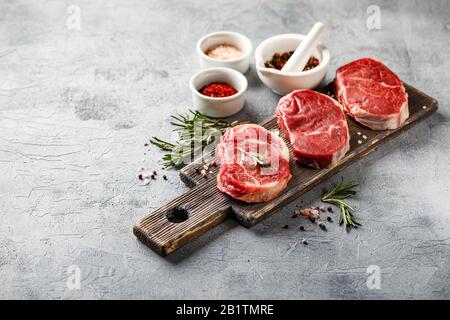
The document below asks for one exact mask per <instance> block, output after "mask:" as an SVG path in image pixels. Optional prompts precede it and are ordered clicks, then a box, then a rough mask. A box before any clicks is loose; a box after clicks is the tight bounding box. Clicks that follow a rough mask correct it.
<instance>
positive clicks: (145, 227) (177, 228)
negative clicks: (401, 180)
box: [134, 84, 438, 255]
mask: <svg viewBox="0 0 450 320" xmlns="http://www.w3.org/2000/svg"><path fill="white" fill-rule="evenodd" d="M405 87H406V91H407V92H408V96H409V112H410V116H409V118H408V119H407V121H406V122H405V124H404V125H403V126H402V127H401V128H398V129H396V130H384V131H373V130H371V129H369V128H366V127H364V126H362V125H360V124H359V123H357V122H356V121H354V120H353V119H352V118H350V117H347V121H348V126H349V131H350V150H349V151H348V152H347V154H346V156H345V157H344V158H343V159H342V160H341V161H340V162H339V163H338V164H337V165H336V166H334V167H333V168H330V169H321V170H317V169H313V168H309V167H305V166H301V165H299V164H298V163H296V161H295V160H293V156H292V152H291V148H290V144H289V142H288V141H287V144H288V146H289V150H290V152H291V162H290V166H291V174H292V179H291V180H290V182H289V184H288V187H287V188H286V189H285V190H283V191H282V192H281V193H280V195H279V196H278V197H277V198H275V199H274V200H272V201H270V202H266V203H258V204H248V203H244V202H241V201H238V200H235V199H233V198H231V197H230V196H228V195H226V194H224V193H222V192H221V191H219V190H218V189H217V187H216V174H217V172H218V170H219V168H218V167H215V168H214V167H211V171H212V173H211V174H209V176H208V178H207V179H205V178H204V177H203V176H201V175H200V174H198V173H197V172H198V170H196V169H199V168H201V167H202V165H203V159H199V160H197V161H195V162H193V163H191V164H189V165H187V166H186V167H184V168H183V169H181V171H180V179H181V180H182V181H183V182H184V183H186V184H187V185H188V186H191V187H193V189H192V190H191V191H189V192H187V193H185V194H183V195H182V196H180V197H178V198H176V199H174V200H172V201H171V202H169V203H168V204H166V205H164V206H162V207H161V208H159V209H157V210H156V211H154V212H152V213H150V214H149V215H147V216H145V217H144V218H143V219H141V220H139V221H138V222H137V223H136V224H135V226H134V233H135V235H136V236H137V237H138V238H139V240H141V241H142V242H144V243H145V244H146V245H148V246H149V247H150V248H152V249H153V250H155V251H156V252H158V253H159V254H161V255H167V254H170V253H171V252H173V251H174V250H176V249H177V248H179V247H181V246H182V245H184V244H185V243H187V242H189V241H190V240H192V239H193V238H195V237H198V236H199V235H201V234H202V233H204V232H206V231H207V230H208V229H210V228H212V227H214V226H215V225H217V224H219V223H221V222H222V221H223V220H224V219H226V217H227V216H228V215H229V214H232V215H233V216H234V217H235V218H236V219H237V220H238V221H239V222H240V223H241V224H242V225H244V226H245V227H251V226H253V225H255V224H257V223H259V222H261V221H262V220H264V219H266V218H267V217H269V216H270V215H271V214H272V213H274V212H275V211H277V210H279V209H281V208H283V206H285V205H286V204H288V203H289V202H291V201H293V200H294V199H297V198H298V197H299V196H301V195H302V194H304V193H306V192H307V191H309V190H310V189H312V188H313V187H314V186H316V185H317V184H319V183H320V182H322V181H324V180H325V179H327V178H329V177H330V176H332V175H334V174H336V173H337V172H339V171H340V170H341V169H343V168H345V167H347V166H349V165H350V164H351V163H353V162H354V161H356V160H358V159H360V158H362V157H364V156H366V155H368V154H369V153H371V152H373V151H375V150H376V149H377V148H379V147H380V146H382V145H383V144H385V143H386V142H388V141H389V140H391V139H392V138H394V137H396V136H398V135H399V134H400V133H402V132H404V131H405V130H407V129H408V128H410V127H412V126H413V125H414V124H416V123H417V122H418V121H420V120H422V119H424V118H426V117H427V116H429V115H431V114H432V113H433V112H435V111H436V110H437V108H438V103H437V101H436V100H435V99H433V98H431V97H429V96H428V95H426V94H424V93H423V92H421V91H419V90H417V89H415V88H413V87H411V86H409V85H407V84H405ZM330 90H331V87H330V86H327V87H325V88H324V89H323V90H322V91H324V92H331V91H330ZM261 125H262V126H263V127H265V128H267V129H269V130H270V129H275V130H276V129H278V126H277V122H276V118H275V117H273V118H271V119H269V120H267V121H265V122H263V123H261ZM180 207H181V208H186V210H188V212H189V218H188V219H187V220H186V221H184V222H181V223H172V222H170V221H168V219H167V217H166V214H167V212H168V211H170V210H173V209H174V208H180Z"/></svg>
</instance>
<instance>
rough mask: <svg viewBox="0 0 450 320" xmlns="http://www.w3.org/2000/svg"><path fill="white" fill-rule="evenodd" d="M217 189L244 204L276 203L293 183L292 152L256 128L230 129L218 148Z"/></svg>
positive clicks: (249, 125)
mask: <svg viewBox="0 0 450 320" xmlns="http://www.w3.org/2000/svg"><path fill="white" fill-rule="evenodd" d="M216 156H217V157H218V159H219V162H220V170H219V174H218V175H217V187H218V188H219V190H220V191H222V192H225V193H227V194H229V195H230V196H231V197H233V198H235V199H238V200H242V201H245V202H266V201H269V200H272V199H274V198H275V197H276V196H277V195H278V194H279V193H280V192H281V191H282V190H283V189H284V188H286V186H287V184H288V182H289V180H290V179H291V177H292V176H291V171H290V168H289V149H288V148H287V146H286V143H285V142H284V141H283V139H281V137H279V136H278V135H276V134H274V133H272V132H270V131H268V130H267V129H265V128H263V127H261V126H258V125H256V124H243V125H238V126H235V127H233V128H230V129H228V130H227V131H226V132H225V134H224V135H223V136H222V137H221V138H220V143H219V144H218V145H217V148H216Z"/></svg>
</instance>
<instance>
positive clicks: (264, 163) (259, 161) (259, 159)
mask: <svg viewBox="0 0 450 320" xmlns="http://www.w3.org/2000/svg"><path fill="white" fill-rule="evenodd" d="M238 149H239V151H240V152H242V154H244V155H247V156H249V157H250V158H252V159H253V161H255V165H257V166H260V167H268V166H270V162H268V161H266V160H265V159H264V157H263V156H262V155H260V154H259V153H256V152H248V151H245V150H244V149H242V148H238Z"/></svg>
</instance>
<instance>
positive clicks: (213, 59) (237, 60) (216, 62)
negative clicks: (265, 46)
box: [197, 31, 252, 73]
mask: <svg viewBox="0 0 450 320" xmlns="http://www.w3.org/2000/svg"><path fill="white" fill-rule="evenodd" d="M251 52H252V43H251V42H250V40H249V39H248V38H247V37H246V36H244V35H242V34H240V33H237V32H232V31H219V32H213V33H210V34H207V35H206V36H204V37H203V38H201V39H200V40H199V41H198V42H197V53H198V54H199V56H200V65H201V67H202V68H212V67H225V68H232V69H235V70H237V71H239V72H241V73H245V72H246V71H247V70H248V67H249V65H250V55H251Z"/></svg>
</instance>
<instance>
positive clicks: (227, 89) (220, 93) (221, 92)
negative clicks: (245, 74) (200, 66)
mask: <svg viewBox="0 0 450 320" xmlns="http://www.w3.org/2000/svg"><path fill="white" fill-rule="evenodd" d="M199 91H200V93H201V94H203V95H205V96H208V97H213V98H224V97H229V96H232V95H234V94H236V93H237V90H236V89H235V88H233V87H232V86H230V85H229V84H228V83H225V82H212V83H210V84H208V85H206V86H204V87H203V88H201V89H200V90H199Z"/></svg>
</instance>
